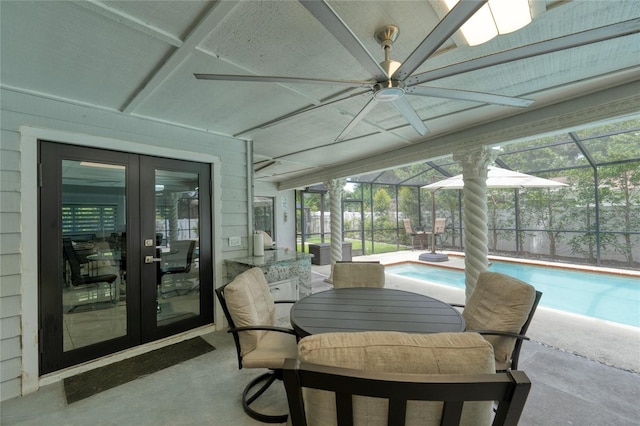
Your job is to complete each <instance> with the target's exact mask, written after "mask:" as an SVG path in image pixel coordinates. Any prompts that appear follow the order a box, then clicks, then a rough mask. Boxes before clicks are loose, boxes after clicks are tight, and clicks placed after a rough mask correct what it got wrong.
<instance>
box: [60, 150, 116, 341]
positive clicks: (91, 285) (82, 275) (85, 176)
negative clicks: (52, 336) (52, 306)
mask: <svg viewBox="0 0 640 426" xmlns="http://www.w3.org/2000/svg"><path fill="white" fill-rule="evenodd" d="M125 212H126V205H125V167H124V166H121V165H115V164H105V163H90V162H81V161H72V160H63V162H62V215H61V216H62V241H61V246H62V253H63V256H62V261H63V271H64V274H63V286H62V289H63V290H62V291H63V295H62V304H63V307H62V308H63V321H64V322H63V324H64V327H63V328H64V338H63V342H64V343H63V349H64V351H70V350H73V349H77V348H80V347H83V346H87V345H91V344H94V343H98V342H102V341H105V340H110V339H113V338H115V337H119V336H124V335H126V333H127V306H126V295H125V281H126V232H125V230H126V214H125Z"/></svg>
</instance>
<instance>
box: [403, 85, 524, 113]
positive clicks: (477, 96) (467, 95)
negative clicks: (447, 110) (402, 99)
mask: <svg viewBox="0 0 640 426" xmlns="http://www.w3.org/2000/svg"><path fill="white" fill-rule="evenodd" d="M405 93H408V94H410V95H418V96H429V97H432V98H444V99H457V100H460V101H471V102H480V103H483V104H495V105H506V106H513V107H520V108H525V107H528V106H529V105H531V104H532V103H533V102H534V101H533V100H532V99H525V98H514V97H511V96H502V95H494V94H491V93H480V92H471V91H468V90H457V89H441V88H439V87H424V86H411V87H408V88H407V89H406V90H405Z"/></svg>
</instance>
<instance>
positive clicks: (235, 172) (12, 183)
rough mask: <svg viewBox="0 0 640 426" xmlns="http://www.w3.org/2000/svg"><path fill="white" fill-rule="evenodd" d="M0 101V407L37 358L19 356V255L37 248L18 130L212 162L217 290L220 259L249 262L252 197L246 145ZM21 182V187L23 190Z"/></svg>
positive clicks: (31, 282) (27, 273)
mask: <svg viewBox="0 0 640 426" xmlns="http://www.w3.org/2000/svg"><path fill="white" fill-rule="evenodd" d="M0 101H1V102H2V108H1V110H0V120H1V122H0V382H1V383H0V400H6V399H8V398H12V397H15V396H18V395H21V394H22V393H25V392H28V391H29V390H25V389H24V384H23V382H22V377H23V374H24V373H25V371H27V377H28V376H29V374H32V373H33V371H31V370H32V369H33V364H34V360H36V361H37V357H38V354H37V352H36V351H34V350H33V348H34V347H36V344H35V343H34V344H32V346H29V345H28V344H27V345H26V348H25V349H22V346H23V344H25V342H23V330H22V328H23V327H25V328H29V329H32V330H33V329H35V327H36V326H34V325H33V324H34V322H35V324H37V306H26V309H25V300H29V301H32V300H33V298H34V297H33V296H34V295H36V294H37V282H36V281H37V280H35V279H33V277H37V275H36V273H35V272H34V268H35V266H36V265H34V264H33V262H32V259H33V258H34V257H33V256H32V253H26V252H25V251H24V247H25V246H27V247H37V245H35V244H36V241H34V240H35V238H34V237H35V236H37V233H36V232H35V231H34V229H32V227H33V225H34V218H35V217H36V216H35V213H34V212H36V209H37V206H36V205H23V204H25V203H24V201H25V200H35V194H36V191H37V188H36V185H35V182H36V179H35V177H33V178H31V176H23V174H27V173H29V174H30V173H35V170H36V165H35V160H36V159H35V158H34V153H35V150H34V147H33V146H27V145H28V143H29V142H25V141H26V140H27V139H28V138H25V137H24V134H23V133H21V131H24V129H25V126H26V127H27V128H29V129H37V132H36V133H38V134H47V133H51V134H52V135H56V136H57V137H58V140H55V139H54V140H55V141H59V142H72V143H78V142H73V141H69V140H64V139H65V138H64V135H72V136H73V137H70V139H73V140H76V141H77V140H82V139H83V137H85V136H86V138H87V139H91V138H97V139H100V140H102V141H106V142H105V144H104V145H105V146H102V147H103V148H106V149H111V148H119V149H120V150H127V149H126V147H127V146H128V144H130V146H131V147H135V149H132V150H131V152H138V153H147V154H150V155H163V153H175V152H178V153H189V155H187V154H185V155H186V156H188V157H189V156H190V157H193V156H194V155H193V153H198V154H203V155H205V156H207V157H206V158H217V159H219V161H217V162H215V163H214V170H213V173H212V176H213V177H214V182H213V188H214V197H213V198H214V200H213V203H214V218H215V219H214V222H216V221H217V222H219V223H214V226H213V230H214V244H213V245H214V255H216V258H215V259H214V270H215V277H214V279H215V285H216V286H219V285H222V284H223V282H222V281H223V278H222V277H223V276H224V270H223V269H224V259H227V258H233V257H238V256H246V255H248V254H249V239H248V234H249V223H251V222H250V211H251V200H252V193H253V192H252V191H253V189H252V186H251V179H252V176H251V175H250V170H251V160H250V155H251V146H250V143H249V142H246V141H242V140H238V139H234V138H230V137H223V136H219V135H215V134H211V133H207V132H204V131H199V130H194V129H188V128H184V127H179V126H175V125H171V124H165V123H158V122H154V121H150V120H146V119H142V118H136V117H132V116H128V115H124V114H121V113H119V112H117V111H107V110H101V109H96V108H92V107H90V106H82V105H74V104H70V103H66V102H62V101H57V100H52V99H46V98H41V97H37V96H33V95H30V94H24V93H18V92H15V91H11V90H7V89H2V91H1V92H0ZM212 127H215V123H212ZM28 131H29V130H28ZM60 135H63V136H60ZM112 140H113V141H114V143H113V144H111V143H110V142H109V141H112ZM25 143H26V144H27V145H24V144H25ZM80 143H82V142H80ZM110 145H113V146H110ZM147 147H148V149H146V148H147ZM141 148H143V149H142V151H145V152H141ZM178 158H180V156H178ZM216 168H217V169H218V170H215V169H216ZM25 177H28V179H25ZM24 182H27V184H25V186H28V187H22V186H23V183H24ZM230 236H240V237H241V238H242V245H241V246H239V247H232V248H230V247H229V245H228V241H229V237H230ZM27 240H29V241H27ZM36 301H37V299H36ZM27 305H29V304H27ZM24 311H27V312H26V313H25V312H24ZM22 315H24V316H25V317H22ZM216 318H218V317H217V316H216ZM25 324H28V326H25ZM25 333H27V332H25ZM27 337H31V336H29V335H28V333H27ZM34 341H37V340H35V339H34ZM27 342H29V340H28V339H27ZM34 352H36V353H34ZM36 374H37V370H36ZM31 380H33V379H31ZM36 383H37V379H36ZM31 390H33V389H31Z"/></svg>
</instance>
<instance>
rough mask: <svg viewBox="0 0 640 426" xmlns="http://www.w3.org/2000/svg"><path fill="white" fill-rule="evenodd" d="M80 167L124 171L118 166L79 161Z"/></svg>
mask: <svg viewBox="0 0 640 426" xmlns="http://www.w3.org/2000/svg"><path fill="white" fill-rule="evenodd" d="M80 165H81V166H86V167H97V168H99V169H118V170H124V169H125V166H120V165H118V164H107V163H92V162H91V161H81V162H80Z"/></svg>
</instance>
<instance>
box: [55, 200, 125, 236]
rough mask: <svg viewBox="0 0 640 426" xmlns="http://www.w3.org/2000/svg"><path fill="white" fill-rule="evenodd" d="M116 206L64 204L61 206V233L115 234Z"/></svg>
mask: <svg viewBox="0 0 640 426" xmlns="http://www.w3.org/2000/svg"><path fill="white" fill-rule="evenodd" d="M117 213H118V206H116V205H83V204H65V205H64V206H62V233H63V234H68V233H73V232H95V233H101V234H104V232H115V231H116V223H117V217H118V215H117Z"/></svg>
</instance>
